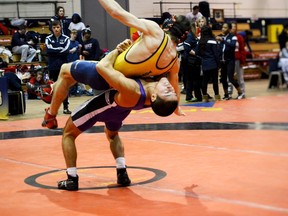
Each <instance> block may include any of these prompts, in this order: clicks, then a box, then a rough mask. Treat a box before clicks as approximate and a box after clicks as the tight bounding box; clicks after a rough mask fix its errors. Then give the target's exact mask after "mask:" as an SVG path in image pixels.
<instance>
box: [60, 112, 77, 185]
mask: <svg viewBox="0 0 288 216" xmlns="http://www.w3.org/2000/svg"><path fill="white" fill-rule="evenodd" d="M81 133H82V131H80V130H79V129H78V128H77V127H76V126H75V125H74V123H73V121H72V118H71V116H70V117H69V118H68V120H67V122H66V125H65V127H64V129H63V136H62V151H63V155H64V158H65V163H66V167H67V171H66V172H67V176H68V178H67V180H62V181H60V182H58V188H59V189H63V190H71V191H72V190H78V180H79V178H78V175H77V168H76V167H77V166H76V165H77V164H76V163H77V149H76V145H75V139H76V138H77V137H78V136H79V134H81Z"/></svg>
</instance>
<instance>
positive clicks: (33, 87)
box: [26, 71, 53, 103]
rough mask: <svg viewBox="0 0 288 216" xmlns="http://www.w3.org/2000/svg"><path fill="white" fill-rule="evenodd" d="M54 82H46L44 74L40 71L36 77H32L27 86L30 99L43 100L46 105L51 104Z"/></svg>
mask: <svg viewBox="0 0 288 216" xmlns="http://www.w3.org/2000/svg"><path fill="white" fill-rule="evenodd" d="M52 84H53V81H52V80H44V77H43V73H42V72H41V71H38V72H37V73H36V76H33V77H31V79H30V80H29V82H28V83H27V84H26V86H27V92H28V99H37V98H39V99H42V100H43V101H44V102H46V103H51V99H52V87H51V86H52Z"/></svg>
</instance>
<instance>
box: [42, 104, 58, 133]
mask: <svg viewBox="0 0 288 216" xmlns="http://www.w3.org/2000/svg"><path fill="white" fill-rule="evenodd" d="M49 109H50V108H46V109H45V116H44V120H43V122H42V127H47V128H49V129H55V128H57V127H58V123H57V119H56V116H53V115H51V114H49V113H48V110H49Z"/></svg>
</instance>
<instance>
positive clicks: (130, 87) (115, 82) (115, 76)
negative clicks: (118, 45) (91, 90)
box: [96, 49, 138, 97]
mask: <svg viewBox="0 0 288 216" xmlns="http://www.w3.org/2000/svg"><path fill="white" fill-rule="evenodd" d="M118 54H119V53H118V50H117V49H115V50H113V51H112V52H110V53H109V54H108V55H107V56H105V58H103V59H101V61H100V62H99V63H98V64H97V65H96V68H97V71H98V73H99V74H100V75H101V76H102V77H103V78H104V79H105V80H106V81H107V82H108V83H109V85H110V86H112V87H113V88H115V89H117V90H118V92H119V93H121V94H129V97H130V96H131V94H134V93H137V91H135V90H137V88H138V84H137V82H136V81H135V80H133V79H130V78H127V77H125V76H124V75H123V74H122V73H121V72H119V71H117V70H115V69H114V68H113V63H114V61H115V59H116V57H117V56H118Z"/></svg>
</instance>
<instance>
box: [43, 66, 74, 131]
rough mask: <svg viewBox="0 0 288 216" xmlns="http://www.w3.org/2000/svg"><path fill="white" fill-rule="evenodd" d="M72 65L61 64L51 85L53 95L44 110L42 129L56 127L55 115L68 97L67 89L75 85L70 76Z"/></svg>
mask: <svg viewBox="0 0 288 216" xmlns="http://www.w3.org/2000/svg"><path fill="white" fill-rule="evenodd" d="M71 64H72V63H68V64H63V65H62V67H61V70H60V73H59V76H58V79H57V81H56V82H55V83H54V85H53V94H52V100H51V104H50V107H49V108H47V109H46V113H45V116H44V121H43V122H42V126H43V127H47V128H49V129H54V128H57V127H58V123H57V120H56V115H57V113H58V110H59V108H60V106H61V104H62V102H63V101H64V100H65V98H66V97H67V96H68V93H69V89H70V87H71V86H73V85H74V84H75V83H76V80H74V78H73V77H72V76H71V72H70V68H71Z"/></svg>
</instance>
